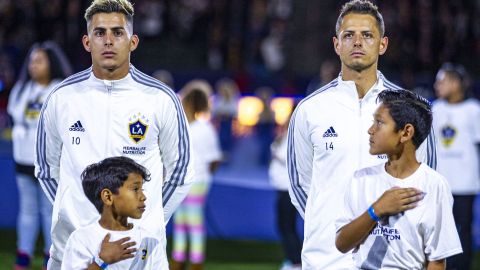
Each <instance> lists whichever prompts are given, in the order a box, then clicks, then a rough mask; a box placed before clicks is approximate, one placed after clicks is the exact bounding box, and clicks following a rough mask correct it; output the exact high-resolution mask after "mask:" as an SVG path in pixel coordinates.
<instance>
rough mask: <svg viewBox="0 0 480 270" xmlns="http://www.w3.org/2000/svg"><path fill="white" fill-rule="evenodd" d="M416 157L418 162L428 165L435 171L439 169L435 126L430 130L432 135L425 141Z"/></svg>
mask: <svg viewBox="0 0 480 270" xmlns="http://www.w3.org/2000/svg"><path fill="white" fill-rule="evenodd" d="M416 156H417V160H418V161H420V162H422V163H425V164H427V165H428V166H429V167H430V168H432V169H434V170H436V169H437V142H436V138H435V131H434V129H433V126H432V128H431V129H430V134H428V136H427V138H426V139H425V141H423V143H422V144H421V145H420V147H418V149H417V152H416Z"/></svg>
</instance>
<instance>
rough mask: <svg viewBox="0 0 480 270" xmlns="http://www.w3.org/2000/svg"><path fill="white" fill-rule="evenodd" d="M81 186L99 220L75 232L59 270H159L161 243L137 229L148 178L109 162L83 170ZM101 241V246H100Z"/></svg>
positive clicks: (121, 161) (132, 165)
mask: <svg viewBox="0 0 480 270" xmlns="http://www.w3.org/2000/svg"><path fill="white" fill-rule="evenodd" d="M81 178H82V186H83V190H84V192H85V195H86V196H87V198H88V200H90V202H91V203H93V205H94V206H95V208H96V209H97V210H98V212H99V213H100V215H101V216H100V219H99V220H98V221H95V222H93V223H92V224H90V225H88V226H86V227H82V228H79V229H77V230H75V231H74V232H73V233H72V234H71V235H70V237H69V239H68V241H67V245H66V247H65V252H64V254H63V261H62V262H63V263H62V269H65V270H67V269H68V270H75V269H88V270H95V269H107V267H108V269H109V270H112V269H160V267H161V266H162V264H164V265H163V266H164V267H165V266H166V261H165V260H163V259H162V256H161V254H162V252H163V248H162V246H161V245H162V243H160V242H159V241H158V240H157V239H156V238H155V237H154V236H152V235H150V234H149V233H148V232H147V230H145V229H144V228H143V227H142V226H134V225H133V224H132V223H129V222H128V218H133V219H139V218H141V217H142V214H143V212H144V211H145V206H146V205H145V200H146V199H147V198H146V197H145V194H144V193H143V189H142V187H143V182H144V181H150V173H149V172H148V171H147V169H145V168H144V167H143V166H141V165H139V164H138V163H136V162H135V161H133V160H132V159H130V158H127V157H112V158H107V159H104V160H102V161H100V162H98V163H94V164H92V165H90V166H88V167H87V168H86V169H85V170H84V171H83V173H82V176H81ZM102 239H103V240H102Z"/></svg>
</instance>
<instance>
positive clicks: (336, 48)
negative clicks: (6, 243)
mask: <svg viewBox="0 0 480 270" xmlns="http://www.w3.org/2000/svg"><path fill="white" fill-rule="evenodd" d="M332 40H333V49H334V50H335V53H336V54H337V55H339V56H340V50H339V49H338V44H339V40H338V38H337V37H335V36H334V37H333V38H332Z"/></svg>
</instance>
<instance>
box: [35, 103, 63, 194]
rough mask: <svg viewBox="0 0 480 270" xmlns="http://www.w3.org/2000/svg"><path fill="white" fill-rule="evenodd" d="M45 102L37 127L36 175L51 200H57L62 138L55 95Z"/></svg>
mask: <svg viewBox="0 0 480 270" xmlns="http://www.w3.org/2000/svg"><path fill="white" fill-rule="evenodd" d="M52 96H53V95H51V96H50V97H49V98H48V99H47V101H46V102H45V103H44V104H43V107H42V110H41V112H40V118H39V121H38V127H37V138H36V148H35V175H36V177H37V179H38V181H39V182H40V185H41V187H42V189H43V192H44V193H45V194H46V195H47V198H48V199H49V200H50V202H52V203H53V202H54V201H55V194H56V193H57V187H58V179H59V175H60V155H61V152H62V140H61V137H60V134H59V133H58V129H57V125H56V120H57V119H56V115H57V114H56V112H55V111H56V107H55V103H56V102H55V97H52Z"/></svg>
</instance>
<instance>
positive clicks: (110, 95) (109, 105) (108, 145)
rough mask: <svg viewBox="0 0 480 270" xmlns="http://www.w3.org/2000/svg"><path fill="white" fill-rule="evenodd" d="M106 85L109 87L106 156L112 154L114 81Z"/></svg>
mask: <svg viewBox="0 0 480 270" xmlns="http://www.w3.org/2000/svg"><path fill="white" fill-rule="evenodd" d="M105 87H106V88H107V106H106V107H107V124H106V128H107V132H105V134H106V136H107V137H106V140H105V154H106V156H109V155H111V153H110V129H111V123H110V121H111V120H110V119H111V117H110V116H111V114H112V112H111V111H112V110H111V97H112V89H113V82H106V83H105Z"/></svg>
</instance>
